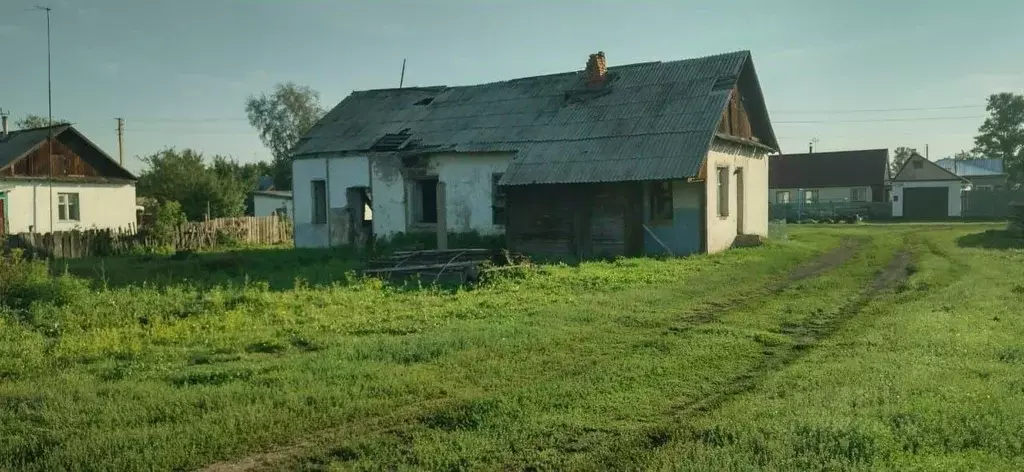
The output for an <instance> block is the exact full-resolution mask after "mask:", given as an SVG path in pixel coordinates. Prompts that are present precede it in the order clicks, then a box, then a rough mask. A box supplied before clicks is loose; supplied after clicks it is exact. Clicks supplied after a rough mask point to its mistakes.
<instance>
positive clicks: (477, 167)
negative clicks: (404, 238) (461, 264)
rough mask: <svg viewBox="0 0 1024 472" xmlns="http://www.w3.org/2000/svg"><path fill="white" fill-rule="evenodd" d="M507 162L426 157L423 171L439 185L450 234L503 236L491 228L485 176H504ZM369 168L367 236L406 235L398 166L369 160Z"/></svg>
mask: <svg viewBox="0 0 1024 472" xmlns="http://www.w3.org/2000/svg"><path fill="white" fill-rule="evenodd" d="M511 161H512V154H507V153H479V154H474V153H449V154H438V155H435V156H431V157H430V159H429V161H428V172H430V173H431V174H434V175H437V178H438V181H440V182H444V184H445V204H446V205H445V210H444V211H445V218H446V220H447V226H448V230H449V231H452V232H468V231H477V232H479V233H481V234H487V235H493V234H503V233H504V232H505V228H504V227H503V226H501V225H495V224H493V219H492V213H491V203H492V194H491V190H492V189H491V176H492V175H493V174H495V173H499V174H500V173H504V172H505V170H506V169H507V168H508V164H509V163H510V162H511ZM370 164H371V189H372V192H373V231H374V236H376V237H391V236H394V235H395V234H397V233H402V232H406V220H407V217H406V214H407V208H406V205H407V202H408V199H407V195H406V181H405V180H404V177H403V176H402V173H401V170H400V169H401V161H400V160H398V159H395V158H387V157H381V158H374V159H371V161H370Z"/></svg>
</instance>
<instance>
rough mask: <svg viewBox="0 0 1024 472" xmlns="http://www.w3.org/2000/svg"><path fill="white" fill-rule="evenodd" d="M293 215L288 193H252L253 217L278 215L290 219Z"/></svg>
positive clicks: (272, 191)
mask: <svg viewBox="0 0 1024 472" xmlns="http://www.w3.org/2000/svg"><path fill="white" fill-rule="evenodd" d="M294 213H295V210H294V208H293V205H292V192H290V191H284V190H257V191H255V192H253V193H252V214H253V216H271V215H280V216H282V217H286V218H291V216H292V215H293V214H294Z"/></svg>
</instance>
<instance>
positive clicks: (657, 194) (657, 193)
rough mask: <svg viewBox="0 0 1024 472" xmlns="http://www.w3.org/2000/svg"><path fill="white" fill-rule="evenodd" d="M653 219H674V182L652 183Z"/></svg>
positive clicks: (651, 203)
mask: <svg viewBox="0 0 1024 472" xmlns="http://www.w3.org/2000/svg"><path fill="white" fill-rule="evenodd" d="M650 197H651V198H650V205H651V221H672V212H673V210H672V182H671V181H667V180H666V181H663V182H654V183H652V184H651V195H650Z"/></svg>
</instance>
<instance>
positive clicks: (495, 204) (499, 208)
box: [491, 174, 506, 225]
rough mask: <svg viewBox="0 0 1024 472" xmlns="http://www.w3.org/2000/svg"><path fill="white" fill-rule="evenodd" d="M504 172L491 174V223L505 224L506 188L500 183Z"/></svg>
mask: <svg viewBox="0 0 1024 472" xmlns="http://www.w3.org/2000/svg"><path fill="white" fill-rule="evenodd" d="M502 175H503V174H491V224H493V225H504V224H505V218H506V216H505V188H504V187H502V186H501V185H498V184H499V183H500V182H501V176H502Z"/></svg>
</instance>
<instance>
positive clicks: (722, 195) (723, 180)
mask: <svg viewBox="0 0 1024 472" xmlns="http://www.w3.org/2000/svg"><path fill="white" fill-rule="evenodd" d="M728 216H729V168H728V167H719V168H718V217H719V218H726V217H728Z"/></svg>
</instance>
